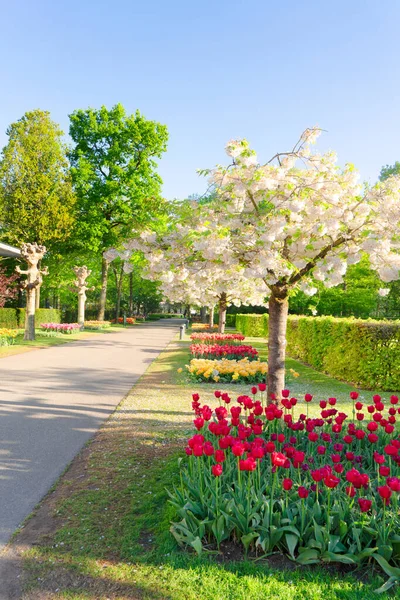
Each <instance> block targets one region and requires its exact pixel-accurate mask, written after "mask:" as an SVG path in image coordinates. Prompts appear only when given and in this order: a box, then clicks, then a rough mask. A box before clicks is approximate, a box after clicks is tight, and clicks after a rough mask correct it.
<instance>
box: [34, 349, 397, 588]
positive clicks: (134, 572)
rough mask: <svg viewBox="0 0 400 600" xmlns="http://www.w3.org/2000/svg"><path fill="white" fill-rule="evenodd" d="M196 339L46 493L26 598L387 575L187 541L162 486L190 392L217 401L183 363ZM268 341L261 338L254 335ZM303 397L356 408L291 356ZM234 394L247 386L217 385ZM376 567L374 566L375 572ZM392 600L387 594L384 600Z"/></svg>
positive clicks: (179, 441)
mask: <svg viewBox="0 0 400 600" xmlns="http://www.w3.org/2000/svg"><path fill="white" fill-rule="evenodd" d="M188 343H189V342H188V341H183V342H178V341H175V342H172V343H171V344H170V345H169V347H168V348H167V349H166V350H165V351H164V352H163V353H162V354H161V355H160V357H159V358H158V360H156V361H155V362H154V363H153V364H152V365H151V366H150V368H149V369H148V371H147V373H146V374H145V375H144V376H143V377H142V378H141V380H140V381H139V382H138V384H137V385H136V386H135V387H134V388H133V390H132V392H131V394H130V395H129V396H128V397H127V398H125V399H124V401H123V402H122V403H121V405H120V407H119V410H117V411H116V413H115V414H114V415H113V416H112V417H111V418H110V419H109V421H108V422H107V423H106V424H105V426H104V427H103V428H102V429H101V431H100V432H99V434H98V435H97V436H96V438H95V443H92V444H90V445H89V446H88V448H87V449H86V450H85V451H84V453H83V455H82V456H81V458H80V459H78V461H77V462H75V464H74V465H73V466H72V469H71V470H70V471H68V472H67V473H66V474H65V476H64V477H63V478H62V480H61V482H60V483H59V485H58V486H57V487H56V490H55V492H54V493H53V494H52V495H51V496H50V497H49V499H48V500H47V501H46V502H47V504H48V507H49V511H50V514H51V515H52V527H51V530H50V531H49V533H48V534H47V535H46V536H45V537H44V538H42V540H40V543H38V544H37V545H35V546H34V547H33V548H32V549H31V550H29V551H28V552H27V553H26V555H25V567H26V570H27V573H28V574H29V581H28V583H27V593H28V591H29V594H28V596H27V598H29V599H31V598H46V599H48V598H65V599H66V598H68V599H73V600H89V599H90V600H102V599H104V600H105V599H106V598H110V599H111V598H112V599H113V600H117V599H120V600H122V599H127V598H129V599H135V600H136V599H141V600H155V599H165V600H167V599H168V600H248V599H251V600H272V599H280V600H295V599H296V600H298V599H307V600H314V599H315V600H317V599H318V600H319V599H321V598H323V599H324V600H336V599H341V600H360V599H361V600H367V599H372V598H374V597H376V596H375V594H374V593H373V590H374V589H376V588H377V587H379V586H380V585H381V584H382V583H383V581H384V580H385V578H383V577H381V576H380V575H379V574H377V573H376V570H375V571H374V570H373V567H372V565H371V566H370V569H369V571H367V570H364V571H362V572H360V571H359V572H355V573H354V574H349V573H346V572H345V571H343V570H341V571H339V570H337V569H336V568H335V567H332V566H330V567H329V568H328V567H327V568H323V567H317V568H300V567H297V566H296V565H294V564H293V563H291V562H290V561H288V560H284V561H282V557H281V556H279V555H275V556H272V557H271V558H270V559H269V560H267V561H265V562H263V563H262V562H258V563H255V562H251V561H240V562H220V561H219V560H218V559H217V558H215V557H213V556H209V557H203V558H198V557H197V556H195V555H193V554H191V553H187V552H185V551H183V550H181V549H180V548H178V547H177V546H176V544H175V542H174V540H173V538H172V536H171V535H170V534H169V523H170V521H171V519H172V518H173V512H172V510H171V507H170V505H169V504H168V501H167V499H168V497H167V494H166V491H165V488H166V487H170V486H171V485H172V483H173V482H177V481H178V475H177V473H178V469H177V466H178V459H179V458H180V457H182V456H183V446H184V443H185V439H186V437H187V435H188V434H189V433H191V432H192V429H191V420H192V414H191V411H190V402H191V393H192V392H194V391H197V392H199V393H200V394H201V397H202V400H203V401H204V402H208V403H210V404H211V403H213V402H214V398H213V391H214V389H216V387H217V386H216V385H212V384H211V385H210V384H198V383H196V384H193V383H192V382H190V380H189V379H188V376H187V375H185V374H181V375H179V374H178V373H177V369H178V368H179V367H181V366H182V365H183V364H185V362H187V360H188ZM255 345H257V346H258V347H259V348H260V349H261V348H262V347H263V346H264V344H263V342H262V341H261V340H259V339H258V340H257V341H255ZM289 363H290V365H292V364H293V365H294V368H295V369H296V370H297V371H298V372H299V373H300V377H299V378H297V379H293V381H289V384H288V386H289V387H290V388H291V389H292V390H293V392H294V393H295V394H299V393H300V392H301V393H302V394H303V391H306V390H307V391H310V392H311V393H313V394H315V395H316V396H318V399H320V398H326V397H328V396H331V395H335V396H336V397H337V398H338V399H339V400H340V404H339V406H340V408H344V409H348V408H349V403H348V392H349V390H350V389H351V387H350V386H347V385H346V384H342V383H338V382H335V381H333V380H331V379H329V378H325V377H322V376H320V375H318V374H316V373H315V372H314V371H312V370H311V369H308V368H306V367H301V366H299V364H298V363H295V362H292V361H289ZM218 387H220V388H222V387H223V388H224V389H226V390H229V391H230V392H231V394H232V396H235V394H239V393H243V391H247V390H248V389H249V386H248V385H246V386H238V385H232V384H225V385H224V386H221V385H219V386H218ZM367 572H368V574H367ZM390 597H391V598H392V597H393V594H392V595H386V594H383V595H382V596H380V598H390Z"/></svg>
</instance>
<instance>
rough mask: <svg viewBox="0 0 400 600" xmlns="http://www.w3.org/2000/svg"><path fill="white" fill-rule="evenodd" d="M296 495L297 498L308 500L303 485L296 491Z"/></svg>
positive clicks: (306, 491)
mask: <svg viewBox="0 0 400 600" xmlns="http://www.w3.org/2000/svg"><path fill="white" fill-rule="evenodd" d="M297 493H298V495H299V498H308V493H309V492H308V490H307V489H306V488H305V487H304V486H303V485H301V486H300V487H299V489H298V490H297Z"/></svg>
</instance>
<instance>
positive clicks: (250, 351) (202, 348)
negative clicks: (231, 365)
mask: <svg viewBox="0 0 400 600" xmlns="http://www.w3.org/2000/svg"><path fill="white" fill-rule="evenodd" d="M190 353H191V354H192V356H194V357H195V358H208V357H210V358H221V357H223V358H228V359H232V358H233V359H237V358H246V357H247V358H248V359H249V360H257V359H258V351H257V350H256V349H255V348H253V346H232V345H230V344H225V345H224V346H220V345H219V344H213V345H211V344H192V345H191V346H190Z"/></svg>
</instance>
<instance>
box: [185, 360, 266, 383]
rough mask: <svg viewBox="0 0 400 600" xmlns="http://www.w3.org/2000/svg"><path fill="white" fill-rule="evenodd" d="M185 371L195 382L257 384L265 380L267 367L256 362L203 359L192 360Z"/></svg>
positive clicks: (263, 363) (262, 363)
mask: <svg viewBox="0 0 400 600" xmlns="http://www.w3.org/2000/svg"><path fill="white" fill-rule="evenodd" d="M186 368H187V370H188V371H189V373H190V374H191V375H192V376H193V378H194V379H196V381H207V382H212V381H221V382H227V383H233V382H239V383H241V382H246V383H258V382H263V381H264V380H265V376H266V374H267V372H268V365H267V363H265V362H260V361H258V360H253V361H249V360H248V359H247V358H243V359H242V360H228V359H223V360H207V359H205V358H193V359H192V360H191V361H190V364H189V365H186Z"/></svg>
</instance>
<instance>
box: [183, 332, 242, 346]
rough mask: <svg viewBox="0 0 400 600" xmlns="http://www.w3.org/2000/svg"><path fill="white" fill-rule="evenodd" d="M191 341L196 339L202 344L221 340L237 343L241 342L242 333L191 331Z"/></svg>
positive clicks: (227, 342) (226, 342)
mask: <svg viewBox="0 0 400 600" xmlns="http://www.w3.org/2000/svg"><path fill="white" fill-rule="evenodd" d="M190 339H191V340H192V341H198V342H201V343H202V344H215V342H223V343H225V344H231V345H232V344H237V343H238V342H243V340H244V335H242V334H241V333H192V335H191V336H190Z"/></svg>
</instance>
